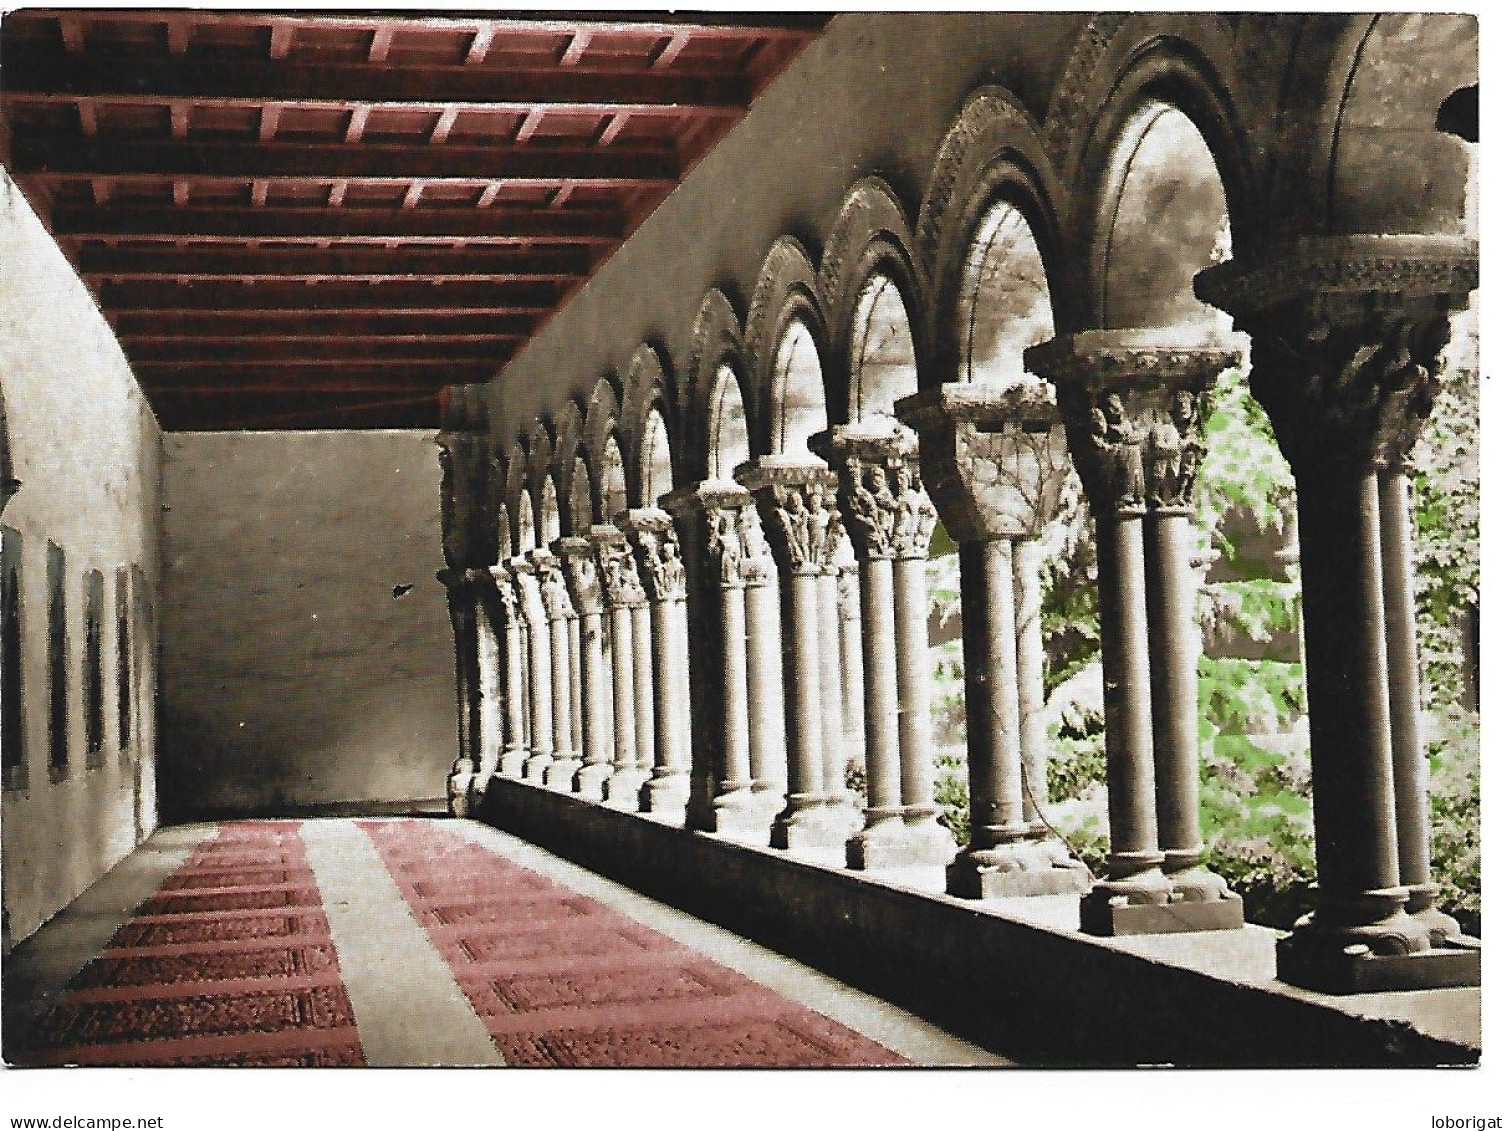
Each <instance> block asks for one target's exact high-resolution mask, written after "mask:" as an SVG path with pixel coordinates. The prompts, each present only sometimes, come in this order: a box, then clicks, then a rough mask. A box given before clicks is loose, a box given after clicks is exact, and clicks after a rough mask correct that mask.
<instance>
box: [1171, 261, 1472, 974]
mask: <svg viewBox="0 0 1512 1131" xmlns="http://www.w3.org/2000/svg"><path fill="white" fill-rule="evenodd" d="M1476 251H1477V249H1476V246H1475V244H1474V243H1473V242H1471V241H1466V240H1457V239H1448V238H1438V237H1426V236H1356V237H1331V238H1315V239H1305V240H1301V241H1298V243H1297V244H1296V245H1294V246H1293V247H1291V248H1287V249H1283V251H1282V253H1281V254H1280V255H1278V256H1277V257H1276V258H1274V259H1268V260H1262V261H1257V262H1244V263H1240V262H1231V263H1227V264H1223V265H1221V266H1219V267H1215V268H1210V269H1209V270H1207V271H1204V272H1203V273H1202V274H1200V275H1199V276H1198V277H1197V293H1198V295H1199V297H1201V298H1203V299H1205V300H1207V301H1209V302H1214V303H1217V304H1219V305H1222V306H1223V307H1225V308H1227V309H1228V310H1230V311H1231V312H1232V313H1233V314H1234V317H1235V323H1236V325H1238V326H1239V327H1240V328H1242V329H1245V330H1248V331H1249V332H1250V334H1251V336H1252V339H1253V348H1252V353H1253V359H1254V364H1253V371H1252V374H1251V378H1250V387H1251V389H1252V390H1253V392H1254V394H1255V396H1256V398H1257V399H1258V400H1259V401H1260V403H1261V404H1262V405H1263V406H1264V407H1265V409H1266V411H1267V412H1268V413H1269V414H1270V417H1271V420H1272V422H1273V423H1274V425H1275V430H1276V439H1277V440H1278V441H1279V443H1280V445H1281V450H1282V453H1283V454H1284V455H1285V456H1286V458H1287V461H1288V462H1289V463H1290V464H1291V466H1292V471H1293V473H1294V474H1295V476H1296V480H1297V512H1298V524H1299V529H1298V535H1299V541H1300V546H1301V568H1302V578H1303V591H1302V601H1303V610H1304V616H1303V625H1304V629H1303V631H1304V633H1305V636H1306V654H1307V691H1308V701H1309V703H1310V704H1312V713H1311V717H1310V730H1311V739H1312V758H1313V821H1314V826H1315V828H1316V830H1317V856H1318V887H1319V898H1318V909H1317V911H1316V912H1314V913H1313V914H1311V915H1308V916H1304V917H1303V919H1302V920H1300V921H1299V922H1298V923H1297V927H1296V930H1295V931H1294V932H1293V933H1292V934H1291V935H1290V936H1289V937H1287V938H1284V939H1282V940H1281V941H1280V942H1279V943H1278V944H1277V950H1276V966H1277V973H1278V975H1279V976H1280V977H1281V978H1283V979H1285V980H1287V981H1292V982H1296V983H1298V984H1301V985H1306V986H1311V987H1313V988H1318V989H1325V990H1331V991H1333V992H1340V991H1343V992H1350V991H1359V990H1378V989H1392V988H1408V987H1411V988H1426V987H1428V986H1433V985H1451V984H1469V983H1478V981H1479V976H1480V963H1479V957H1480V956H1479V952H1478V950H1472V949H1466V948H1465V947H1462V946H1461V945H1459V942H1458V940H1455V939H1452V938H1451V939H1446V940H1445V943H1446V945H1445V946H1442V947H1438V948H1434V947H1433V946H1432V943H1433V941H1434V940H1433V934H1432V928H1431V926H1430V925H1429V924H1427V923H1424V922H1423V921H1421V920H1419V919H1417V918H1414V917H1413V916H1410V915H1408V914H1407V913H1406V907H1407V904H1408V900H1409V898H1410V897H1411V891H1410V889H1409V888H1408V887H1407V886H1405V885H1404V884H1403V882H1402V880H1403V871H1402V867H1401V861H1400V857H1399V853H1400V850H1401V842H1400V836H1399V828H1398V824H1397V815H1398V794H1397V789H1396V775H1395V769H1396V759H1395V757H1394V747H1395V746H1397V743H1396V742H1394V738H1395V737H1396V736H1394V735H1393V722H1394V720H1393V718H1392V695H1391V690H1392V688H1391V682H1392V680H1391V675H1390V673H1389V671H1388V656H1389V649H1390V645H1389V642H1388V635H1387V612H1386V606H1385V599H1384V588H1385V585H1386V579H1385V578H1384V577H1383V561H1382V549H1383V542H1390V543H1392V548H1391V549H1388V551H1387V556H1388V557H1390V556H1391V554H1392V553H1396V554H1398V555H1400V554H1401V552H1402V549H1403V542H1402V537H1403V533H1404V532H1403V531H1401V530H1400V529H1390V530H1389V531H1388V533H1389V535H1390V536H1389V538H1387V539H1383V537H1382V533H1383V531H1382V517H1383V516H1382V512H1381V487H1380V484H1379V482H1378V477H1377V472H1378V469H1379V468H1381V467H1383V466H1384V467H1393V466H1398V465H1400V463H1401V462H1402V460H1403V459H1404V458H1405V454H1406V453H1407V452H1408V451H1410V449H1411V447H1412V445H1413V444H1414V443H1415V442H1416V439H1417V436H1418V434H1419V432H1420V430H1421V427H1422V424H1423V421H1424V420H1426V419H1427V417H1428V414H1429V412H1430V411H1431V409H1432V405H1433V400H1434V397H1435V395H1436V393H1437V389H1438V384H1439V372H1440V369H1441V366H1442V361H1443V359H1442V352H1443V348H1444V345H1445V344H1446V343H1447V341H1448V339H1449V314H1450V313H1451V312H1452V311H1454V310H1456V309H1461V308H1463V306H1464V305H1465V303H1466V301H1467V299H1468V296H1469V292H1470V291H1471V290H1472V289H1473V288H1474V287H1475V286H1476V282H1477V254H1476ZM1393 493H1394V492H1393V491H1391V490H1388V495H1390V494H1393ZM1398 502H1399V500H1397V499H1394V500H1390V501H1389V502H1388V509H1392V508H1394V507H1396V506H1397V504H1398ZM1403 517H1405V516H1403ZM1396 519H1397V516H1396V515H1393V516H1391V517H1390V518H1387V520H1386V521H1387V526H1388V527H1395V526H1399V525H1400V524H1398V523H1397V520H1396ZM1405 565H1406V562H1405V560H1400V561H1399V562H1398V563H1394V566H1393V572H1394V573H1395V574H1396V575H1397V576H1396V578H1395V580H1394V583H1393V584H1392V588H1394V589H1396V590H1397V592H1398V593H1399V594H1400V593H1401V591H1402V585H1401V582H1402V580H1403V574H1404V568H1402V567H1405ZM1394 599H1395V600H1402V601H1403V604H1404V605H1405V604H1406V602H1405V600H1404V596H1399V597H1397V598H1394ZM1404 611H1405V610H1404ZM1403 619H1405V617H1404V618H1403ZM1407 635H1408V633H1407V632H1405V631H1404V632H1401V633H1400V636H1401V637H1402V638H1403V642H1404V643H1405V638H1406V637H1407ZM1408 651H1409V652H1410V651H1411V649H1410V648H1409V649H1408ZM1409 693H1410V694H1411V695H1415V694H1416V689H1415V688H1412V689H1409ZM1411 741H1412V736H1411V735H1410V734H1408V735H1403V736H1402V741H1401V746H1400V747H1398V749H1402V748H1405V747H1406V746H1407V745H1408V744H1409V743H1410V742H1411ZM1416 757H1417V755H1416V754H1415V753H1414V754H1413V758H1416ZM1409 773H1410V771H1409ZM1412 792H1413V794H1414V798H1413V805H1412V806H1411V807H1412V808H1415V805H1416V794H1417V786H1416V785H1414V786H1413V787H1412ZM1409 816H1410V814H1409ZM1416 835H1417V834H1416V831H1415V830H1414V833H1413V837H1414V845H1413V847H1414V850H1415V849H1416V843H1415V840H1416ZM1415 863H1416V862H1415V861H1414V865H1415ZM1467 941H1468V940H1467Z"/></svg>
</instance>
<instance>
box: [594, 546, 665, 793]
mask: <svg viewBox="0 0 1512 1131" xmlns="http://www.w3.org/2000/svg"><path fill="white" fill-rule="evenodd" d="M589 537H590V538H591V539H592V541H593V549H594V553H595V555H596V556H597V558H598V567H599V578H600V580H601V581H602V583H603V587H604V603H605V604H606V605H607V606H608V608H609V639H610V645H611V654H612V657H613V661H614V773H613V774H611V775H610V777H609V780H608V783H607V784H606V786H605V791H604V800H605V801H607V802H608V803H609V804H610V805H613V806H615V807H616V808H619V809H631V810H635V809H638V808H639V807H640V790H641V786H643V785H644V784H645V783H646V778H647V776H648V775H647V773H646V772H645V771H643V770H642V769H641V764H640V762H641V758H640V752H641V748H642V747H643V746H649V745H650V744H651V742H652V736H651V735H650V734H646V735H642V734H641V733H640V726H639V724H640V721H641V720H640V711H639V709H638V706H637V698H638V697H639V696H649V695H650V693H651V689H650V688H643V687H639V686H637V684H636V672H637V669H639V668H640V667H641V660H640V659H639V658H638V657H637V655H636V648H637V645H643V646H649V642H648V641H642V640H638V639H637V636H636V632H635V615H636V610H637V609H643V608H645V605H646V592H645V590H644V589H642V588H641V583H640V578H639V576H637V574H636V572H635V561H634V559H633V557H632V556H631V553H630V546H629V543H627V542H626V541H625V536H624V535H623V534H621V533H620V532H619V530H617V529H616V528H615V527H612V526H595V527H594V528H593V529H592V531H591V532H590V534H589Z"/></svg>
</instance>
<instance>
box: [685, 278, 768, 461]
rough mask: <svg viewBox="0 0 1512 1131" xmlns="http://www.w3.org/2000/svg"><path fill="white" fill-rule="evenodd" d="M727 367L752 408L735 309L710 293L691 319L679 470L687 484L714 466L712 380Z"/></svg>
mask: <svg viewBox="0 0 1512 1131" xmlns="http://www.w3.org/2000/svg"><path fill="white" fill-rule="evenodd" d="M725 368H728V369H729V370H730V372H732V373H733V374H734V375H735V379H736V381H737V382H738V383H739V384H740V390H741V396H742V399H743V400H744V402H745V404H747V405H749V404H750V403H751V389H750V369H751V367H750V355H749V353H748V352H747V350H746V347H745V336H744V334H743V333H742V331H741V328H740V319H739V318H738V317H737V316H736V314H735V307H734V306H733V305H732V304H731V303H730V300H729V299H728V298H727V297H726V296H725V294H724V292H723V291H720V290H717V289H716V290H710V291H708V292H707V293H706V294H705V295H704V297H703V301H702V302H701V303H700V304H699V307H698V315H697V317H696V318H695V319H694V320H693V344H692V351H691V352H690V354H689V357H688V368H687V377H686V378H685V381H684V387H685V388H686V390H687V400H686V403H685V404H684V405H683V408H682V411H681V412H680V414H679V415H680V416H681V418H682V421H683V429H682V432H683V466H684V467H685V468H686V469H687V474H688V479H689V481H690V482H695V483H696V482H699V481H700V480H703V479H707V478H709V476H710V474H711V472H712V467H713V461H712V460H711V459H710V455H711V453H712V451H713V444H714V421H713V418H712V414H713V412H714V411H715V407H716V406H715V405H714V404H713V392H714V384H715V378H716V377H717V376H718V375H719V372H720V370H721V369H725Z"/></svg>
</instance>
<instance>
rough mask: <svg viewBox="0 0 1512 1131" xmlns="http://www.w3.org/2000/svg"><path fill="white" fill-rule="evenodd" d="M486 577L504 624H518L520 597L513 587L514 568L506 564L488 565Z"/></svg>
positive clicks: (511, 625) (510, 625) (509, 625)
mask: <svg viewBox="0 0 1512 1131" xmlns="http://www.w3.org/2000/svg"><path fill="white" fill-rule="evenodd" d="M488 578H489V582H490V584H491V588H492V591H493V593H494V595H495V596H494V599H495V600H496V601H497V605H496V607H497V608H498V609H499V612H500V615H501V616H502V617H503V619H504V624H505V625H506V626H508V627H513V626H514V625H517V624H519V623H520V597H519V593H518V591H517V590H516V589H515V583H514V570H513V569H512V568H511V567H510V566H508V565H496V566H490V567H489V570H488Z"/></svg>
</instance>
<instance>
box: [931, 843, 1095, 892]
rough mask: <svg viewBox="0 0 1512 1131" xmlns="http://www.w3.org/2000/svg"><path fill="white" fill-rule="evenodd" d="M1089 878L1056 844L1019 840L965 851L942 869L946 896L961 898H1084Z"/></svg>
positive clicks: (1090, 874) (1074, 860) (1077, 863)
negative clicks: (1063, 896) (1037, 896)
mask: <svg viewBox="0 0 1512 1131" xmlns="http://www.w3.org/2000/svg"><path fill="white" fill-rule="evenodd" d="M1091 887H1092V873H1091V872H1089V871H1088V870H1087V867H1086V865H1085V864H1083V863H1082V862H1081V861H1079V860H1076V859H1074V858H1073V857H1072V856H1071V854H1070V853H1069V852H1067V851H1066V847H1065V845H1063V844H1061V843H1060V842H1059V841H1042V840H1019V841H1014V842H1012V843H1008V844H998V845H994V846H993V847H991V848H978V849H966V850H964V851H963V852H961V853H960V854H959V855H958V856H957V857H956V858H955V859H954V860H952V861H951V862H950V865H949V867H947V868H946V869H945V891H946V893H947V894H949V895H954V896H959V897H960V898H961V899H1005V898H1016V897H1019V896H1028V895H1085V894H1086V893H1087V892H1088V891H1089V890H1090V889H1091Z"/></svg>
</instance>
